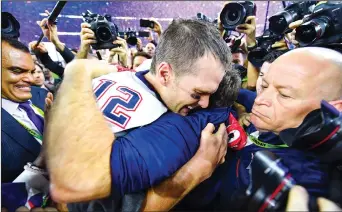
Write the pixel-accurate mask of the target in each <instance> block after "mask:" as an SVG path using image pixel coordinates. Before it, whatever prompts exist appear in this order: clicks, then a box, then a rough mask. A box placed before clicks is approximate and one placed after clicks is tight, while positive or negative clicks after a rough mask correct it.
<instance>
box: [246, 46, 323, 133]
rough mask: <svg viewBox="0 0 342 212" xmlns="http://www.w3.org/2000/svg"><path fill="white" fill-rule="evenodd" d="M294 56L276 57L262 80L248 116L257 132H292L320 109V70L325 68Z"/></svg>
mask: <svg viewBox="0 0 342 212" xmlns="http://www.w3.org/2000/svg"><path fill="white" fill-rule="evenodd" d="M301 54H303V53H301ZM293 55H294V56H295V57H294V56H293ZM297 55H298V53H297V54H292V56H290V55H283V56H281V57H279V58H278V59H277V60H276V61H275V62H273V63H272V64H271V66H270V67H269V71H268V73H267V74H266V75H265V76H264V77H263V79H262V86H261V87H262V89H261V92H260V94H258V96H257V98H256V99H255V102H254V105H253V109H252V115H251V122H252V123H253V124H254V125H255V127H256V128H257V129H258V130H260V131H272V132H274V133H279V132H280V131H282V130H284V129H288V128H296V127H298V126H299V125H300V124H301V123H302V121H303V120H304V118H305V116H306V115H307V114H308V113H309V112H311V111H313V110H315V109H317V108H319V107H320V101H321V100H322V95H321V93H320V85H322V84H323V82H324V80H323V78H324V77H322V76H321V74H320V73H321V72H320V70H324V68H325V67H324V66H326V64H324V62H322V61H314V63H313V59H312V58H305V55H303V56H300V55H298V56H297ZM296 57H297V58H296Z"/></svg>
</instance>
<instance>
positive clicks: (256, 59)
mask: <svg viewBox="0 0 342 212" xmlns="http://www.w3.org/2000/svg"><path fill="white" fill-rule="evenodd" d="M282 38H283V36H282V35H277V34H274V33H272V32H271V31H270V30H266V31H265V32H264V34H263V35H262V36H260V37H256V40H257V48H255V49H253V50H252V51H250V52H249V54H248V61H250V62H251V63H252V64H253V65H254V66H255V67H261V66H262V64H263V63H264V60H263V58H264V57H265V55H267V54H268V53H269V52H270V51H272V44H274V43H275V42H276V41H279V40H281V39H282Z"/></svg>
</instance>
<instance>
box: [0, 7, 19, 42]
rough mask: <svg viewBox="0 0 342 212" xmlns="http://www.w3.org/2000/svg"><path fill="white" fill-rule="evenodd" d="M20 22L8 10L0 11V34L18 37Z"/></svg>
mask: <svg viewBox="0 0 342 212" xmlns="http://www.w3.org/2000/svg"><path fill="white" fill-rule="evenodd" d="M19 30H20V24H19V22H18V21H17V19H16V18H15V17H14V16H13V15H12V14H11V13H9V12H1V36H4V37H8V38H14V39H18V38H19V37H20V32H19Z"/></svg>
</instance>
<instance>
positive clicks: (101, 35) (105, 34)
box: [96, 26, 113, 42]
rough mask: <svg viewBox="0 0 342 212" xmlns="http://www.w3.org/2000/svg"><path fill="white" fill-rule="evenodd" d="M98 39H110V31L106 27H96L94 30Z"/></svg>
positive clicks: (106, 40) (105, 40) (103, 40)
mask: <svg viewBox="0 0 342 212" xmlns="http://www.w3.org/2000/svg"><path fill="white" fill-rule="evenodd" d="M96 35H97V37H98V39H99V40H100V41H102V42H108V41H110V40H111V39H112V37H113V36H112V33H111V31H110V29H109V28H108V27H103V26H102V27H101V26H100V27H98V28H97V30H96Z"/></svg>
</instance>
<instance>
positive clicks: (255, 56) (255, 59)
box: [248, 47, 268, 68]
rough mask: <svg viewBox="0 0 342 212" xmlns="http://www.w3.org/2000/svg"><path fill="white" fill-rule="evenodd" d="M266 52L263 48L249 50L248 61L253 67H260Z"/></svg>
mask: <svg viewBox="0 0 342 212" xmlns="http://www.w3.org/2000/svg"><path fill="white" fill-rule="evenodd" d="M267 54H268V51H267V50H266V49H264V48H260V47H258V48H256V49H254V50H252V51H250V52H249V54H248V61H250V62H251V63H252V64H253V65H254V66H255V67H258V68H260V67H261V66H262V64H263V63H264V57H265V56H266V55H267Z"/></svg>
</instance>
